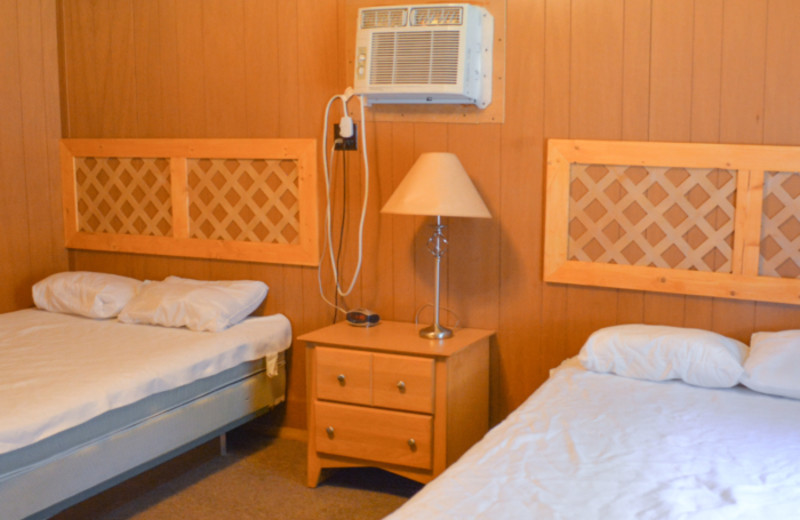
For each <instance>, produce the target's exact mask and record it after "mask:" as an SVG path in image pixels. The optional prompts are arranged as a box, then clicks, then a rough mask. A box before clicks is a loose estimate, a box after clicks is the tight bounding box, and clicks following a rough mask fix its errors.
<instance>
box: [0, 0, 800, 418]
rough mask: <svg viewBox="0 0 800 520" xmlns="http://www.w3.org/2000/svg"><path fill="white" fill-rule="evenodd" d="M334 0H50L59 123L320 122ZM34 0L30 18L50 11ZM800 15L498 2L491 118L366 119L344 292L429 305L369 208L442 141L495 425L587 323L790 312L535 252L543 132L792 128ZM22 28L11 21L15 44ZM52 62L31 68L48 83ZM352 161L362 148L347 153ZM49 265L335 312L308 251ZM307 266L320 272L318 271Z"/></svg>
mask: <svg viewBox="0 0 800 520" xmlns="http://www.w3.org/2000/svg"><path fill="white" fill-rule="evenodd" d="M350 1H355V0H298V1H296V2H293V1H292V2H289V1H282V0H202V1H197V0H60V2H59V3H58V4H57V5H58V6H59V8H60V13H61V18H62V24H61V30H62V32H63V38H62V42H61V43H62V47H61V52H62V57H63V63H64V68H63V74H64V75H63V78H62V84H63V92H62V98H63V100H64V101H63V105H62V107H61V109H62V114H63V116H62V117H63V118H64V129H65V130H64V136H65V137H122V136H125V137H317V138H321V135H322V121H323V109H324V106H325V104H326V102H327V100H328V98H329V97H330V96H332V95H334V94H337V93H340V92H342V91H343V90H344V87H345V86H347V85H349V84H350V83H351V80H350V78H348V77H346V74H345V69H346V64H347V60H349V59H351V58H350V57H349V56H345V55H343V53H344V48H345V44H344V42H345V36H346V35H345V34H343V33H344V27H345V25H346V24H345V20H344V19H343V16H344V13H345V12H346V11H347V6H348V2H350ZM25 3H26V2H22V1H21V0H20V1H19V2H16V3H15V2H14V1H10V0H0V6H3V7H2V9H3V10H4V13H2V14H3V16H0V20H2V21H1V22H0V23H1V24H3V27H4V29H5V30H4V31H0V34H3V38H4V39H5V40H8V39H9V38H11V40H12V41H10V42H9V41H5V40H4V43H3V49H4V54H3V56H2V57H1V58H0V59H3V60H7V59H8V54H9V53H8V48H9V45H10V46H11V47H13V46H14V45H15V41H13V40H14V37H13V34H16V33H15V31H17V30H18V29H16V28H15V27H16V26H15V25H14V24H12V23H11V22H9V21H8V20H9V17H8V16H5V15H6V12H5V11H9V10H11V11H13V10H14V8H15V6H17V4H19V5H22V4H25ZM478 3H480V2H478ZM36 5H41V6H48V9H44V11H49V10H50V6H51V4H50V3H48V2H44V1H42V2H41V4H39V3H36ZM14 16H16V17H17V18H16V19H19V15H17V14H15V15H14ZM42 16H43V19H44V20H50V18H51V17H52V13H49V12H45V13H43V14H42ZM798 22H800V3H798V2H796V1H795V0H769V1H767V0H625V1H620V0H591V1H584V0H581V1H577V0H572V1H568V0H508V2H507V20H506V23H507V26H506V39H507V40H506V60H507V61H506V67H505V70H506V71H507V77H506V81H505V84H506V114H505V122H504V123H502V124H487V125H474V124H437V123H415V122H412V121H409V122H397V123H389V122H381V123H369V124H368V125H367V126H368V131H369V147H370V154H371V166H372V167H371V172H372V175H373V177H372V180H371V183H370V196H371V197H372V198H371V204H370V208H369V217H370V219H369V222H368V225H367V228H366V231H365V237H366V243H365V254H364V267H363V272H362V277H361V279H360V281H359V283H358V285H357V287H356V290H355V293H354V296H353V297H351V298H349V299H348V304H349V305H350V306H365V307H369V308H371V309H373V310H376V311H378V312H379V313H381V314H382V316H383V317H384V318H385V319H396V320H406V321H410V320H413V319H414V314H415V311H416V309H417V308H418V307H419V306H421V305H423V304H425V303H428V302H430V301H431V300H432V294H433V290H432V283H433V264H432V259H431V257H430V255H429V254H428V253H427V251H425V249H424V242H425V240H426V239H427V237H428V229H427V227H426V224H427V223H428V222H427V221H426V220H425V219H422V218H412V217H398V216H395V217H388V216H381V215H380V214H379V209H380V206H381V205H382V203H383V202H385V200H386V199H387V198H388V197H389V195H390V194H391V192H392V189H393V188H394V187H395V186H397V184H398V183H399V182H400V180H401V179H402V178H403V175H404V174H405V172H406V171H407V170H408V168H409V167H410V166H411V164H412V163H413V162H414V160H415V159H416V157H417V156H418V155H419V154H420V153H422V152H425V151H444V150H446V151H452V152H455V153H457V154H458V155H459V157H460V158H461V160H462V162H463V163H464V166H465V167H466V169H467V171H468V172H469V173H470V174H471V175H472V177H473V179H474V181H475V183H476V185H477V186H478V189H479V190H480V192H481V194H482V195H483V197H484V198H485V200H486V202H487V204H488V206H489V208H490V210H491V211H492V214H493V215H494V219H493V220H491V221H468V220H452V221H451V222H450V223H449V224H450V226H449V239H450V250H449V253H448V255H447V256H446V257H445V264H444V266H443V276H442V281H443V287H444V298H443V303H444V305H446V306H447V307H449V308H451V309H453V310H454V311H455V312H456V313H458V315H459V316H460V317H461V321H462V323H463V324H464V325H468V326H475V327H487V328H495V329H497V330H498V335H497V342H496V344H495V345H494V346H493V352H492V357H491V361H492V374H491V375H492V379H491V380H492V395H491V414H492V415H491V416H492V421H493V422H496V421H498V420H500V419H502V418H503V417H505V415H506V414H507V413H508V412H509V411H510V410H512V409H513V408H514V407H516V406H517V405H519V404H520V403H521V402H522V401H523V400H524V399H525V398H526V397H527V396H528V395H529V394H530V393H531V392H532V391H533V390H534V389H535V388H536V387H537V386H538V385H540V384H541V383H542V382H543V381H544V379H545V378H546V376H547V371H548V369H550V368H552V367H553V366H556V365H557V364H558V363H559V362H560V361H561V360H562V359H564V358H565V357H567V356H570V355H573V354H575V353H576V352H577V351H578V349H579V348H580V346H581V344H582V343H583V341H584V340H585V339H586V337H587V336H588V335H589V334H590V333H591V332H592V331H593V330H595V329H597V328H598V327H602V326H607V325H612V324H616V323H626V322H645V323H663V324H669V325H684V326H692V327H703V328H708V329H712V330H716V331H718V332H721V333H724V334H728V335H731V336H734V337H737V338H739V339H742V340H747V339H748V338H749V334H750V333H751V332H752V331H754V330H767V329H780V328H796V327H797V326H798V325H797V324H798V323H800V309H797V308H794V307H789V306H785V305H776V304H761V303H752V302H732V301H726V300H717V299H713V298H702V297H688V296H676V295H660V294H643V293H638V292H632V291H619V290H612V289H596V288H581V287H564V286H550V285H545V284H543V283H542V280H541V255H542V226H543V220H542V215H543V207H542V196H543V195H542V194H543V188H544V186H543V182H544V181H543V169H544V161H545V157H544V150H545V148H544V147H545V140H546V139H548V138H551V137H560V138H599V139H637V140H676V141H698V142H730V143H753V144H760V143H764V144H779V145H798V144H800V124H798V121H800V98H798V96H797V92H798V91H800V72H799V71H800V53H798V52H797V49H798V48H800V33H798V32H797V31H796V30H795V28H796V26H797V24H798ZM47 23H50V22H49V21H48V22H47ZM9 30H11V33H9ZM20 30H21V29H20ZM42 30H43V31H44V37H45V39H52V38H55V35H54V34H50V32H52V31H54V28H53V27H52V24H51V25H46V24H45V26H43V28H42ZM9 34H11V35H12V36H10V35H9ZM27 38H29V36H26V35H23V34H22V33H21V32H20V34H19V36H18V37H17V40H18V41H17V43H19V44H20V45H22V44H23V43H24V42H25V41H28V40H27ZM45 47H46V48H47V49H49V46H48V45H45ZM48 52H49V50H48ZM15 66H16V67H19V64H17V65H15ZM54 67H55V65H54V64H53V63H51V62H50V61H47V62H46V64H45V70H44V74H45V76H46V79H47V80H48V81H46V82H45V91H46V92H47V93H49V94H52V90H53V89H54V88H55V86H54V85H53V84H52V82H56V81H57V80H56V79H55V72H56V71H55V70H54ZM4 70H5V62H4ZM13 70H17V69H13ZM17 73H18V72H17ZM3 76H4V77H3V78H2V79H0V85H2V89H3V90H2V96H3V97H2V99H3V100H4V102H5V100H6V99H13V100H14V102H15V103H17V104H18V103H19V101H18V100H17V99H18V98H17V97H15V96H14V95H13V93H12V94H9V92H8V91H9V88H11V89H12V90H13V88H14V85H13V84H12V85H9V84H8V83H9V81H11V82H12V83H13V81H14V80H9V79H8V77H7V76H6V75H3ZM19 81H20V82H21V83H20V84H23V83H22V80H19ZM20 90H24V89H23V88H20ZM48 99H49V98H48ZM15 110H16V114H17V115H15V116H14V117H16V118H17V120H18V123H17V124H16V126H10V125H12V123H9V121H7V120H5V121H3V122H2V123H0V124H2V128H3V131H4V136H3V137H4V139H3V142H2V144H0V146H3V147H4V148H3V153H2V154H0V158H2V161H3V167H2V175H3V177H2V179H3V184H4V188H6V189H4V190H3V191H4V193H3V195H2V196H3V197H4V199H3V200H4V201H6V198H7V197H8V191H9V188H10V189H11V190H14V191H15V192H20V191H23V192H24V191H25V190H28V192H29V193H30V192H31V191H35V186H36V185H37V183H39V182H45V183H49V184H50V185H53V184H54V183H56V182H57V181H56V175H57V168H55V167H54V165H50V166H51V168H50V169H49V171H50V172H51V174H52V178H49V179H41V172H40V171H39V172H37V170H36V169H35V168H31V167H30V166H29V165H27V164H25V163H24V159H25V158H27V157H29V158H30V159H31V160H33V159H34V156H33V155H31V156H28V155H24V154H22V152H20V151H19V143H22V142H23V141H26V139H24V137H25V136H26V135H27V134H26V132H30V131H31V130H29V129H27V128H26V127H25V126H24V124H25V122H26V121H27V118H26V117H22V116H20V115H19V113H20V112H19V111H20V108H19V107H18V106H17V107H16V109H15ZM48 115H49V112H48ZM335 117H337V118H338V115H336V116H335ZM17 129H18V130H17ZM36 132H39V130H34V133H36ZM7 134H8V135H9V137H10V138H11V139H12V141H11V144H9V141H7V139H6V135H7ZM45 134H46V132H45ZM42 146H43V148H42V149H43V150H45V151H46V150H48V148H47V146H45V145H44V144H43V145H42ZM9 153H11V154H12V156H13V154H17V156H18V159H17V163H18V167H9V166H6V162H5V161H7V160H8V159H7V158H6V157H8V154H9ZM36 159H37V160H41V158H39V157H36ZM350 161H351V166H356V165H360V160H359V158H358V157H356V155H355V154H351V158H350ZM9 169H14V170H15V171H16V172H19V171H24V172H25V174H24V175H11V174H9V173H8V171H9ZM355 172H356V170H355V169H354V168H351V173H350V174H349V175H348V179H347V186H348V191H349V194H348V195H349V197H350V200H351V201H353V200H358V199H359V197H360V195H361V187H362V184H361V181H360V180H359V177H358V175H357V174H356V173H355ZM339 189H341V188H339ZM7 204H12V205H14V207H15V208H16V209H15V210H13V213H14V214H19V213H25V212H26V211H31V210H29V209H26V206H25V204H24V203H20V202H18V201H16V200H12V199H11V198H9V199H8V202H7V203H4V204H3V206H2V207H0V212H3V213H2V218H3V219H5V220H3V221H2V222H3V225H4V226H6V225H11V229H12V235H14V236H15V237H17V238H8V237H5V236H4V238H3V240H5V241H6V242H8V243H5V242H4V246H5V250H4V253H3V254H6V253H5V251H11V254H12V255H13V260H12V261H7V260H4V261H3V262H2V263H0V269H2V270H3V271H2V272H3V275H4V277H6V278H7V279H10V280H12V282H13V283H14V284H16V285H18V286H19V285H25V284H27V283H28V282H29V280H30V278H31V274H30V273H29V271H28V269H29V268H28V267H24V268H23V267H19V265H21V264H24V262H26V261H27V259H28V256H30V255H32V254H33V253H32V251H33V250H34V249H35V248H36V247H38V246H37V245H34V244H32V243H31V244H30V245H25V244H22V245H20V244H19V243H18V242H17V241H18V240H19V238H18V237H20V236H22V235H24V234H25V233H27V231H26V225H25V224H17V223H16V222H13V223H12V222H11V221H10V220H8V219H9V217H8V216H7V215H10V214H12V213H9V210H8V209H6V208H7ZM53 204H54V205H55V204H56V200H55V199H54V201H53ZM37 208H38V206H37ZM358 210H359V208H358V204H351V205H350V207H349V208H348V210H347V225H346V226H345V227H346V233H345V242H346V246H347V248H346V252H345V253H344V254H343V260H344V264H345V268H344V278H345V280H349V279H350V276H351V273H352V269H353V266H354V265H355V252H354V251H355V242H354V238H355V233H356V221H357V213H358ZM338 211H339V209H338V208H337V209H336V211H335V212H334V213H335V214H338ZM337 218H338V217H337ZM57 220H58V212H57V211H51V212H49V213H47V215H46V216H45V217H44V218H38V219H35V221H32V222H31V224H30V225H31V226H33V227H34V228H36V230H37V231H36V233H35V234H38V233H40V232H39V226H41V229H42V230H43V232H42V233H43V234H45V235H46V234H47V233H50V230H52V229H54V228H58V226H59V225H60V222H57ZM7 223H9V224H7ZM3 235H5V233H3ZM48 244H49V242H48ZM57 253H58V252H57V251H48V254H53V255H55V256H58V255H57ZM9 266H10V267H9ZM69 266H70V268H72V269H96V270H102V271H111V272H117V273H120V274H126V275H130V276H135V277H139V278H154V279H158V278H160V277H163V276H166V275H168V274H178V275H183V276H194V277H199V278H237V277H242V278H256V279H261V280H264V281H265V282H267V283H268V284H269V285H270V287H271V291H270V295H269V297H268V301H267V304H266V306H265V309H263V312H275V311H281V312H284V313H286V314H287V315H288V316H289V318H290V319H291V321H292V323H293V325H294V328H295V333H296V334H301V333H303V332H306V331H308V330H311V329H313V328H315V327H318V326H321V325H324V324H327V323H329V322H330V321H331V319H332V317H333V313H332V311H331V309H329V308H328V307H327V306H326V305H325V304H324V303H323V302H322V300H321V298H320V297H319V294H318V289H317V273H316V271H315V270H314V269H309V268H300V267H283V266H270V265H257V264H247V263H234V262H214V261H201V260H184V259H164V258H156V257H146V256H135V255H115V254H103V253H92V252H73V253H71V254H70V255H69ZM8 277H10V278H8ZM325 281H326V284H327V285H328V286H330V277H329V276H326V277H325ZM4 298H5V299H4V300H3V302H6V301H8V302H10V303H13V304H14V305H17V306H24V304H26V303H27V302H26V301H23V300H14V299H11V300H9V299H8V298H6V297H5V295H4ZM4 304H5V305H6V306H8V303H4ZM423 316H425V315H423ZM423 319H425V318H424V317H423ZM297 346H298V347H299V346H300V345H297ZM290 363H291V371H290V379H289V398H288V405H287V410H286V416H285V418H284V421H283V423H284V425H286V426H289V427H295V428H303V427H304V426H305V418H304V405H305V381H304V359H303V349H302V348H295V349H293V352H292V356H291V359H290Z"/></svg>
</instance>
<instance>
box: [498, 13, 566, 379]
mask: <svg viewBox="0 0 800 520" xmlns="http://www.w3.org/2000/svg"><path fill="white" fill-rule="evenodd" d="M544 8H545V13H544V16H545V22H544V23H545V25H544V29H545V30H544V35H545V40H544V50H543V53H542V61H543V62H544V64H543V66H544V95H543V97H542V126H543V131H544V137H545V139H547V138H554V137H569V135H570V120H571V116H570V112H571V109H572V107H571V105H570V95H569V92H570V83H571V63H570V56H571V54H572V9H571V3H569V2H553V1H546V2H545V6H544ZM520 30H523V29H521V28H520ZM511 31H513V26H511V27H509V32H511ZM513 47H514V46H512V45H509V49H511V48H513ZM518 52H520V51H518ZM510 72H511V68H509V73H510ZM521 80H522V81H527V80H528V78H527V77H523V78H521ZM510 113H511V111H509V114H510ZM526 141H527V140H526ZM545 146H546V144H545V143H544V142H543V143H542V160H541V161H540V164H541V173H540V176H541V177H540V178H541V180H540V184H542V191H543V190H544V177H545V176H544V162H545V160H546V158H545V157H544V149H545ZM509 155H510V156H511V158H514V157H516V156H517V155H516V154H509ZM504 159H505V157H504ZM504 185H505V183H504ZM511 196H513V195H511ZM540 200H541V201H542V204H544V197H543V196H542V197H541V199H540ZM504 206H505V203H504ZM543 214H544V209H542V211H541V212H540V218H541V215H543ZM542 220H543V219H542ZM543 228H544V226H543V222H542V224H540V225H539V228H538V230H537V231H536V233H535V234H534V235H533V236H536V237H537V238H538V239H539V241H540V242H541V241H542V237H544V229H543ZM540 245H541V244H540ZM504 260H505V258H504ZM535 276H536V279H537V280H539V281H540V280H541V278H542V272H541V269H540V270H539V272H538V273H535ZM512 283H513V282H512ZM540 283H541V282H540ZM541 299H542V302H541V304H540V305H541V306H540V309H541V310H540V312H541V316H542V318H541V321H542V323H541V337H540V339H539V341H538V345H537V346H536V348H538V349H539V350H540V353H539V356H540V358H539V359H540V362H539V363H538V365H539V366H540V368H539V372H538V376H539V378H538V381H543V380H544V379H543V378H546V374H547V372H546V370H549V369H550V368H554V367H555V366H557V365H558V363H559V359H564V358H566V357H567V355H568V354H567V352H568V350H569V348H568V345H567V324H566V321H567V313H568V310H567V288H566V286H564V285H555V284H544V285H543V286H542V296H541Z"/></svg>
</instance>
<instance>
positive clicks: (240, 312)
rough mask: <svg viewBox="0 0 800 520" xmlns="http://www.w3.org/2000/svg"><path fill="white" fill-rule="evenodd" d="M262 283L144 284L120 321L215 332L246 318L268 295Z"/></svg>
mask: <svg viewBox="0 0 800 520" xmlns="http://www.w3.org/2000/svg"><path fill="white" fill-rule="evenodd" d="M268 289H269V288H268V287H267V285H266V284H265V283H264V282H258V281H253V280H236V281H217V282H207V281H201V280H190V279H187V278H179V277H177V276H169V277H167V278H166V279H164V281H163V282H153V281H147V282H144V284H143V285H142V288H141V289H140V290H139V292H138V294H137V295H136V296H135V297H134V298H133V299H132V300H131V301H130V302H129V303H128V305H126V306H125V308H124V309H122V312H121V313H120V314H119V317H118V319H119V321H121V322H124V323H145V324H149V325H163V326H165V327H186V328H189V329H191V330H206V331H211V332H216V331H220V330H223V329H225V328H227V327H230V326H231V325H235V324H236V323H238V322H240V321H242V320H243V319H245V318H246V317H247V316H248V315H249V314H250V313H251V312H253V311H254V310H255V309H256V307H258V306H259V305H260V304H261V302H262V301H264V298H265V297H266V296H267V291H268Z"/></svg>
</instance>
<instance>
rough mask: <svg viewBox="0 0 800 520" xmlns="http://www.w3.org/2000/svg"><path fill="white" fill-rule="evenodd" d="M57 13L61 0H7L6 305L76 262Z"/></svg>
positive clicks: (0, 92) (0, 122)
mask: <svg viewBox="0 0 800 520" xmlns="http://www.w3.org/2000/svg"><path fill="white" fill-rule="evenodd" d="M56 15H57V11H56V6H55V4H54V3H53V2H47V1H38V0H37V1H22V0H2V1H0V70H2V71H3V72H2V74H0V107H2V114H3V117H2V118H0V188H2V189H0V250H2V253H0V279H1V280H2V281H3V283H2V284H0V312H7V311H11V310H15V309H20V308H24V307H28V306H30V305H31V304H32V297H31V285H32V284H33V283H35V282H36V281H38V280H40V279H42V278H44V277H45V276H47V275H49V274H52V273H54V272H56V271H62V270H65V269H67V266H68V263H67V253H66V250H65V249H64V239H63V231H62V230H60V229H59V228H60V227H62V224H61V223H62V219H61V216H60V213H61V195H60V191H61V189H60V180H59V176H58V137H59V134H60V132H61V120H60V112H59V93H58V88H59V81H58V53H57V21H56Z"/></svg>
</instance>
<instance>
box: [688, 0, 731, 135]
mask: <svg viewBox="0 0 800 520" xmlns="http://www.w3.org/2000/svg"><path fill="white" fill-rule="evenodd" d="M723 4H724V0H707V1H704V2H695V5H694V11H695V12H694V34H693V36H692V41H693V42H694V45H693V53H694V56H693V58H692V122H691V127H690V131H691V140H692V141H695V142H701V143H716V142H719V125H720V118H719V111H720V89H721V88H722V17H723Z"/></svg>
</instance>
